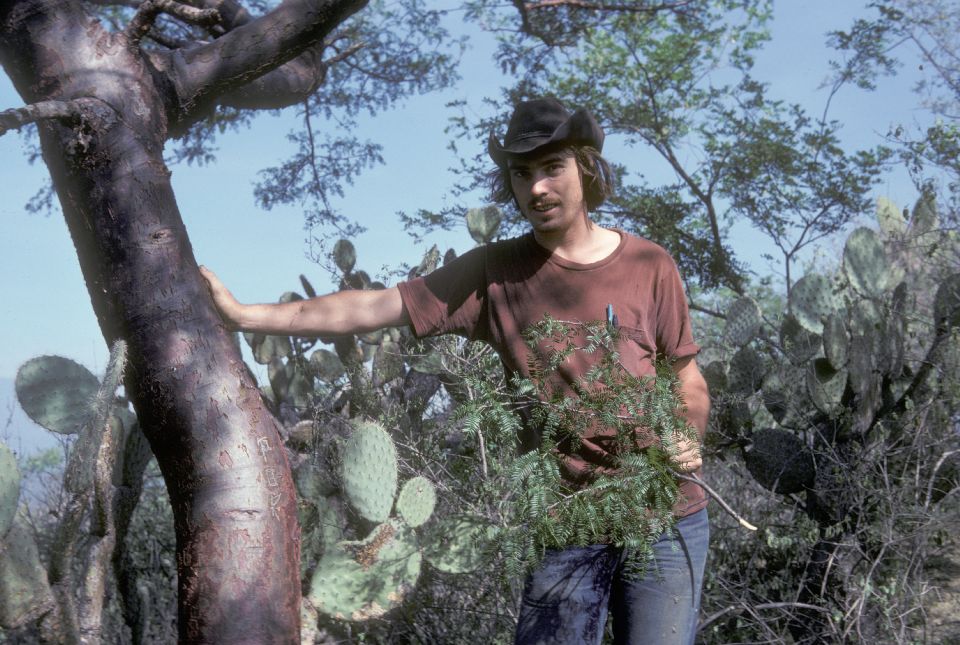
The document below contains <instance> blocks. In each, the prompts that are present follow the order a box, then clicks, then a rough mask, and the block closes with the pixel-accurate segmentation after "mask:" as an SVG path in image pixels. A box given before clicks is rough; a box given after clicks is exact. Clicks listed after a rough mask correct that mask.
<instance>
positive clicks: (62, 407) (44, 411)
mask: <svg viewBox="0 0 960 645" xmlns="http://www.w3.org/2000/svg"><path fill="white" fill-rule="evenodd" d="M15 386H16V391H17V400H18V401H19V402H20V406H21V407H22V408H23V410H24V412H26V413H27V416H29V417H30V418H31V419H33V421H34V422H35V423H37V424H38V425H41V426H43V427H44V428H46V429H47V430H51V431H53V432H58V433H60V434H75V433H77V432H79V431H80V428H81V426H83V424H84V423H85V422H86V421H87V419H88V418H89V416H90V412H91V410H90V405H91V401H93V399H94V397H95V396H96V395H97V390H98V389H99V387H100V381H99V379H97V377H96V376H94V375H93V374H92V373H91V372H90V370H88V369H87V368H85V367H84V366H83V365H80V364H79V363H76V362H74V361H71V360H70V359H69V358H63V357H62V356H38V357H37V358H32V359H30V360H29V361H27V362H26V363H24V364H23V365H21V366H20V369H19V370H17V378H16V383H15Z"/></svg>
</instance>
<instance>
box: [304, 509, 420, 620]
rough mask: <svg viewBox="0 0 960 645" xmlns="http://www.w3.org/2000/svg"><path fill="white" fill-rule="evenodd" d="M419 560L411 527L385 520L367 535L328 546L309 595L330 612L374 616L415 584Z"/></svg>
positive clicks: (397, 601) (342, 616)
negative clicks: (363, 538)
mask: <svg viewBox="0 0 960 645" xmlns="http://www.w3.org/2000/svg"><path fill="white" fill-rule="evenodd" d="M421 560H422V555H421V553H420V550H419V548H418V546H417V540H416V536H415V535H414V533H413V530H412V529H411V528H410V527H408V526H406V525H405V524H404V523H403V522H399V521H389V522H384V523H383V524H380V525H379V526H377V527H376V528H375V529H374V530H373V532H372V533H371V534H370V536H369V537H367V538H366V539H365V540H360V541H344V542H338V543H337V544H336V545H335V546H334V547H332V548H331V549H329V550H327V551H326V553H324V555H323V557H322V558H321V560H320V563H319V565H318V566H317V570H316V572H315V573H314V575H313V579H312V580H311V581H310V591H309V593H308V594H307V597H308V599H309V600H310V602H311V603H312V604H313V605H314V606H315V607H316V608H317V610H318V611H320V612H322V613H324V614H327V615H330V616H332V617H334V618H338V619H341V620H352V621H361V620H368V619H370V618H378V617H380V616H382V615H383V614H385V613H386V612H388V611H390V610H391V609H393V608H394V607H396V606H397V605H399V604H400V603H401V602H403V599H404V598H405V597H406V595H407V594H408V593H409V592H410V591H411V590H412V589H413V588H414V586H415V585H416V583H417V578H418V577H419V576H420V563H421Z"/></svg>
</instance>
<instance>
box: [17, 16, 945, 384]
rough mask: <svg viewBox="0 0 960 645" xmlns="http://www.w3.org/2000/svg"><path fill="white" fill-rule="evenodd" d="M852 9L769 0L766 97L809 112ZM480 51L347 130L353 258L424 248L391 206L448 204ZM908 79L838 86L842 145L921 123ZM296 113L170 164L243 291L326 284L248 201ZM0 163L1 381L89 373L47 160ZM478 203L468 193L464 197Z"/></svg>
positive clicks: (618, 155)
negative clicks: (379, 154) (831, 35)
mask: <svg viewBox="0 0 960 645" xmlns="http://www.w3.org/2000/svg"><path fill="white" fill-rule="evenodd" d="M861 7H862V5H861V4H860V3H859V2H853V1H851V0H846V1H841V2H837V1H836V0H832V1H825V0H806V1H804V2H791V1H788V0H781V1H780V2H777V3H776V11H777V13H776V15H775V20H774V23H773V38H772V41H771V42H770V43H768V45H767V46H766V48H765V50H764V53H761V54H760V55H759V56H758V61H757V69H756V75H757V76H758V77H759V78H760V79H762V80H765V81H768V82H769V83H770V84H771V87H772V92H771V94H772V95H773V96H776V97H778V98H782V99H785V100H788V101H800V102H801V103H803V104H804V105H806V106H808V109H809V110H811V112H812V113H814V114H819V112H820V110H821V109H822V106H823V102H824V100H825V98H826V92H825V90H823V89H821V84H822V82H823V80H824V79H825V77H826V75H827V74H828V71H829V68H828V66H827V60H828V57H829V56H830V55H831V52H829V51H828V50H827V48H826V47H825V44H824V43H825V33H826V32H827V31H828V30H830V29H839V28H846V27H848V26H849V24H850V23H851V21H852V18H853V17H854V16H855V15H857V14H859V13H861V12H862V9H861ZM490 51H491V44H490V43H489V41H483V40H482V39H481V40H478V41H475V45H474V49H473V50H471V51H470V52H469V53H468V54H467V58H466V60H465V61H464V66H463V71H462V73H463V77H464V78H463V81H462V83H461V84H460V85H459V86H458V87H457V88H455V89H454V90H451V91H448V92H446V93H443V94H431V95H427V96H419V97H415V98H413V99H410V100H408V101H406V102H405V103H404V104H403V106H402V107H401V109H398V110H394V111H391V112H388V113H384V114H381V115H378V116H377V117H376V118H373V119H365V120H364V121H362V122H361V131H360V133H359V134H360V135H361V137H368V138H371V139H374V140H376V141H379V142H381V143H382V144H383V146H384V155H383V156H384V158H385V160H386V163H385V164H384V165H382V166H379V167H377V168H374V169H373V170H370V171H367V172H365V173H364V174H363V176H362V177H361V178H360V179H359V181H358V182H357V184H356V185H355V186H354V187H352V188H348V191H347V194H346V196H345V198H344V199H343V200H342V202H340V206H341V207H342V210H343V211H344V212H345V213H346V214H348V215H350V216H353V217H356V218H357V219H358V220H360V221H361V222H362V223H363V224H365V225H366V226H367V227H368V232H367V233H365V234H364V235H362V236H361V237H360V238H358V239H356V240H355V244H356V246H357V249H358V256H359V259H358V266H359V267H360V268H364V269H366V270H367V271H368V272H370V273H375V272H377V271H378V270H379V269H380V267H381V266H384V265H387V266H395V265H397V264H399V263H401V262H415V261H417V260H418V259H419V257H420V255H421V254H422V253H423V251H424V250H425V249H426V246H423V245H421V246H415V245H414V243H413V241H412V240H411V239H410V238H409V237H407V236H406V234H405V233H403V232H402V230H401V227H400V225H399V223H398V222H397V219H396V217H395V213H396V212H397V211H398V210H408V211H413V210H416V209H417V208H421V207H423V208H430V209H437V208H439V207H441V206H443V205H444V204H445V203H446V200H447V199H448V198H447V196H446V191H447V190H448V188H449V186H450V184H451V183H452V177H451V176H450V175H449V174H448V173H447V171H446V169H447V168H448V167H449V166H450V165H451V164H452V163H453V161H454V158H453V157H452V155H451V153H449V151H448V150H447V149H446V144H447V142H446V139H445V137H444V133H443V126H444V125H445V122H446V119H447V118H448V116H449V114H448V113H447V111H446V110H445V108H444V107H443V106H444V104H445V103H446V102H447V101H448V100H451V99H454V98H467V99H468V100H469V102H470V104H471V105H479V104H480V99H481V98H482V97H483V96H492V95H495V94H496V93H497V87H498V83H499V82H500V81H501V80H502V76H501V74H500V72H499V70H497V69H496V67H495V66H494V64H493V62H492V61H491V59H490V56H489V53H490ZM0 76H2V78H0V109H6V108H9V107H15V106H19V105H22V101H21V100H20V98H19V97H18V96H17V95H16V93H15V92H14V91H13V89H12V87H11V85H10V83H9V81H8V80H7V79H6V77H5V76H3V75H0ZM915 80H916V65H915V64H907V65H905V66H904V68H903V69H902V70H901V73H900V75H899V76H897V77H894V78H886V79H881V84H880V87H879V88H878V90H877V91H876V92H873V93H864V92H860V91H857V90H855V89H853V88H847V89H845V90H843V91H842V92H841V94H840V95H839V96H838V97H837V98H836V99H835V101H834V104H833V108H832V111H831V116H832V118H835V119H838V120H839V121H841V122H842V123H844V124H845V125H844V130H843V136H844V139H845V141H847V142H848V143H850V144H851V145H857V146H869V145H874V144H876V143H877V142H878V140H879V136H880V135H882V134H883V133H884V132H886V130H887V128H888V126H889V125H890V124H893V123H914V122H923V121H924V120H925V119H926V116H925V114H924V113H923V112H918V111H917V110H916V103H917V99H916V96H915V95H913V94H912V92H911V91H910V88H911V87H912V84H913V82H914V81H915ZM295 119H296V117H295V116H294V115H293V114H292V113H289V114H287V113H285V114H284V115H283V116H280V117H277V116H271V115H264V116H262V117H260V118H258V119H257V120H256V121H255V122H254V124H253V126H252V127H251V128H250V129H249V130H245V131H243V132H240V133H228V134H226V135H223V136H222V137H221V138H220V140H219V148H220V150H219V156H218V160H217V161H216V162H215V163H214V164H212V165H211V166H208V167H202V168H197V167H188V166H175V167H173V168H172V170H173V183H174V188H175V190H176V194H177V199H178V202H179V205H180V209H181V212H182V214H183V217H184V220H185V222H186V226H187V230H188V231H189V234H190V237H191V240H192V244H193V247H194V252H195V254H196V256H197V258H198V259H199V261H200V262H202V263H204V264H207V265H208V266H210V267H212V268H214V269H215V270H216V271H217V272H218V273H219V274H220V275H221V276H222V277H223V279H224V280H225V282H226V283H227V284H228V286H230V287H231V288H232V289H233V290H234V291H235V293H236V294H237V296H238V297H239V298H240V299H241V300H246V301H269V300H273V299H275V298H276V297H277V296H279V295H280V293H282V292H283V291H286V290H290V289H299V283H298V280H297V276H298V274H300V273H304V274H306V275H307V276H308V277H310V278H311V280H313V281H314V284H315V286H316V287H317V288H318V290H321V291H323V290H331V289H332V288H333V286H332V285H330V284H329V283H328V282H327V279H326V276H325V274H324V272H323V271H322V270H321V269H320V268H319V267H317V266H315V265H313V264H312V263H311V262H310V261H308V260H307V259H306V257H305V250H306V244H305V232H304V230H303V218H302V214H301V213H300V212H299V210H298V209H296V208H279V209H275V210H273V211H270V212H264V211H261V210H259V209H258V208H257V207H256V206H255V204H254V200H253V195H252V190H253V183H254V182H255V180H256V177H257V172H258V170H260V169H262V168H264V167H265V166H268V165H273V164H275V163H277V162H279V161H281V160H282V159H284V157H285V155H286V154H287V153H288V152H289V151H290V149H291V144H290V143H289V142H287V141H286V139H285V134H286V133H287V132H288V131H289V130H291V129H292V128H294V127H295V123H294V122H295ZM477 145H478V146H482V145H483V142H480V141H478V142H477ZM605 153H606V155H607V156H608V157H609V158H611V160H613V161H616V162H620V163H624V164H626V165H627V166H628V167H630V168H631V170H633V171H634V172H635V173H640V172H642V173H643V174H645V175H646V176H647V177H648V178H650V179H653V180H656V178H657V177H658V176H659V177H663V180H664V181H669V180H671V179H672V177H670V175H668V174H666V172H665V170H664V169H662V168H661V167H658V166H656V165H653V164H654V161H653V157H652V156H651V155H649V154H648V153H645V152H644V151H643V150H638V149H626V148H624V147H623V146H622V145H618V143H617V142H616V141H611V143H610V145H609V146H608V148H607V149H606V150H605ZM0 160H2V162H3V168H4V173H3V177H4V179H3V200H2V203H0V218H2V221H3V222H4V224H5V226H4V234H3V235H2V236H0V275H2V276H3V279H2V281H0V302H2V305H0V332H2V334H3V336H4V337H5V338H6V339H7V342H6V343H5V345H4V349H3V351H2V352H0V379H8V378H12V377H13V375H14V374H15V372H16V369H17V366H18V365H20V364H21V363H22V362H24V361H25V360H27V359H29V358H31V357H33V356H36V355H38V354H60V355H63V356H67V357H70V358H73V359H75V360H77V361H79V362H80V363H83V364H84V365H86V366H87V367H89V368H90V369H91V370H93V371H94V372H96V373H99V372H100V371H102V369H103V367H104V365H105V363H106V356H107V352H106V348H105V347H104V343H103V340H102V338H101V336H100V332H99V330H98V328H97V325H96V321H95V319H94V316H93V312H92V309H91V306H90V302H89V299H88V296H87V293H86V289H85V286H84V283H83V279H82V277H81V275H80V271H79V266H78V262H77V258H76V253H75V251H74V249H73V247H72V244H71V242H70V239H69V236H68V234H67V230H66V226H65V224H64V223H63V220H62V218H61V217H60V216H59V214H58V213H57V214H55V215H53V216H49V217H48V216H44V215H36V214H30V213H27V212H26V211H25V210H24V208H23V205H24V204H25V203H26V202H27V200H28V199H29V198H30V196H31V195H32V194H33V193H34V192H36V190H37V189H38V188H39V187H40V186H41V184H42V183H43V180H44V176H45V173H46V170H45V168H44V167H43V166H42V165H41V164H36V165H34V166H31V165H29V164H28V163H27V159H26V156H25V154H24V147H23V143H22V139H21V138H20V137H19V136H18V135H17V134H14V133H10V134H7V135H6V136H3V137H0ZM658 173H659V174H658ZM876 196H886V197H889V198H891V199H893V200H894V201H895V202H897V203H898V204H900V205H903V204H905V203H906V204H909V203H912V202H913V200H914V199H915V193H914V191H913V189H912V187H911V186H910V184H909V182H908V181H907V180H906V178H905V176H904V174H903V173H902V172H899V171H898V172H893V173H891V174H890V175H889V177H888V178H887V179H886V180H885V181H884V183H883V184H881V185H880V186H879V187H878V189H877V191H876ZM482 199H483V198H482V196H479V195H478V196H477V204H476V205H481V204H482V203H483V202H482ZM735 233H736V235H737V237H735V238H734V239H733V245H734V246H736V247H738V248H739V249H740V250H743V249H745V248H747V247H749V248H750V249H751V250H754V249H757V248H759V247H758V243H757V237H756V236H755V235H752V234H750V233H749V232H748V231H746V230H740V229H737V230H735ZM433 242H436V243H438V244H439V245H440V246H441V248H442V249H445V248H447V247H449V246H453V247H454V248H456V249H457V250H458V252H462V251H464V250H466V249H467V248H469V247H471V246H472V241H471V240H470V238H469V236H468V235H467V234H466V230H465V228H463V229H460V230H458V231H454V232H452V233H449V234H442V235H437V236H435V237H434V238H432V239H430V240H429V243H433ZM757 253H758V251H756V250H754V251H753V256H752V260H753V261H754V263H755V264H754V266H756V267H757V268H758V270H762V264H763V262H762V261H761V260H760V259H759V255H758V254H757ZM747 256H748V257H750V253H749V252H748V254H747Z"/></svg>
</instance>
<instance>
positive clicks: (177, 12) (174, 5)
mask: <svg viewBox="0 0 960 645" xmlns="http://www.w3.org/2000/svg"><path fill="white" fill-rule="evenodd" d="M161 13H167V14H170V15H171V16H174V17H176V18H179V19H180V20H183V21H184V22H189V23H191V24H195V25H200V26H202V27H209V26H212V25H215V24H217V23H219V22H220V12H219V11H217V10H216V9H198V8H197V7H191V6H190V5H186V4H183V3H180V2H176V0H143V2H142V3H140V7H139V8H138V9H137V13H136V14H135V15H134V16H133V19H132V20H131V21H130V24H129V25H127V28H126V29H124V31H123V34H124V36H125V37H126V39H127V42H129V43H130V44H132V45H135V44H137V43H139V42H140V40H141V39H142V38H143V37H144V36H146V35H147V33H148V32H149V31H150V28H151V27H152V26H153V22H154V21H155V20H156V19H157V16H159V15H160V14H161Z"/></svg>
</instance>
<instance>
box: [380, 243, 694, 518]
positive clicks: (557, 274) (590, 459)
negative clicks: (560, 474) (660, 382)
mask: <svg viewBox="0 0 960 645" xmlns="http://www.w3.org/2000/svg"><path fill="white" fill-rule="evenodd" d="M618 232H619V233H620V244H619V246H617V248H616V250H615V251H613V253H611V254H610V255H609V256H607V257H606V258H604V259H602V260H600V261H599V262H593V263H590V264H577V263H575V262H571V261H569V260H565V259H563V258H561V257H558V256H556V255H553V254H552V253H550V251H548V250H547V249H544V248H543V247H541V246H540V245H539V244H537V242H536V240H535V239H534V237H533V234H532V233H529V234H527V235H524V236H522V237H518V238H514V239H510V240H504V241H501V242H496V243H493V244H488V245H485V246H482V247H479V248H476V249H473V250H471V251H469V252H468V253H465V254H464V255H462V256H460V257H459V258H457V259H456V260H454V261H453V262H450V263H448V264H446V265H445V266H443V267H442V268H439V269H437V270H436V271H434V272H433V273H431V274H429V275H427V276H424V277H421V278H417V279H415V280H411V281H409V282H401V283H400V284H399V285H397V286H398V287H399V289H400V295H401V297H402V298H403V304H404V306H405V307H406V310H407V312H408V313H409V315H410V320H411V324H412V327H413V331H414V333H415V334H416V335H417V336H418V337H423V336H433V335H437V334H444V333H454V334H459V335H462V336H465V337H467V338H469V339H471V340H483V341H486V342H487V343H489V344H490V345H492V346H493V348H494V349H495V350H496V351H497V352H498V353H499V355H500V359H501V361H503V365H504V367H505V369H506V370H507V373H508V375H511V374H515V373H518V374H521V375H523V376H529V369H528V364H529V352H530V351H531V350H530V348H529V347H527V345H526V343H525V342H524V340H523V337H522V332H523V330H524V329H526V328H527V327H529V326H531V325H533V324H535V323H537V322H540V321H541V320H542V319H543V318H544V316H545V315H546V314H549V315H550V316H551V317H553V318H555V319H557V320H563V321H571V322H583V323H587V322H592V321H596V320H606V319H607V305H612V307H613V313H614V314H615V315H616V317H617V322H618V325H619V329H620V338H621V340H620V344H619V346H618V348H617V349H618V351H619V353H620V362H621V364H622V365H623V367H624V368H625V369H626V370H627V371H628V372H630V373H631V374H633V375H634V376H638V377H642V376H653V375H654V374H655V368H654V361H655V360H656V359H657V357H658V356H659V357H665V358H668V359H678V358H682V357H685V356H691V355H694V354H696V353H697V352H698V351H699V350H700V348H699V346H697V344H696V343H694V341H693V335H692V333H691V329H690V315H689V312H688V309H687V300H686V295H685V294H684V291H683V284H682V283H681V281H680V275H679V273H678V272H677V267H676V264H674V262H673V259H672V258H671V257H670V255H669V254H668V253H667V252H666V251H665V250H664V249H663V248H662V247H661V246H659V245H657V244H654V243H653V242H651V241H649V240H646V239H643V238H640V237H636V236H633V235H630V234H627V233H624V232H623V231H618ZM590 366H591V356H590V355H588V354H585V353H583V352H577V353H575V354H573V355H571V356H570V358H568V359H567V360H566V361H564V363H563V364H562V365H561V366H560V368H559V370H558V376H559V383H555V384H556V385H558V386H559V387H560V388H561V390H562V389H566V390H567V391H568V392H569V393H572V388H571V387H570V386H571V385H572V384H573V383H575V382H576V381H577V380H578V379H580V378H582V377H583V375H584V374H585V373H586V371H587V369H589V367H590ZM611 435H612V433H611V432H610V431H604V430H603V429H597V430H595V431H591V432H587V433H586V434H585V435H584V436H583V437H582V441H581V444H580V446H579V447H578V448H577V449H576V451H575V452H573V453H572V454H569V455H568V457H567V459H565V470H566V471H567V472H566V473H565V475H566V476H567V478H568V479H570V480H571V481H576V480H577V479H578V476H579V475H582V474H583V473H585V472H588V471H590V470H592V469H595V468H603V467H604V466H605V464H606V463H607V462H608V456H609V452H608V451H607V447H608V446H610V447H612V444H611V442H612V441H613V437H612V436H611ZM535 441H536V438H535V437H533V436H529V435H528V436H526V437H521V444H522V447H523V448H525V449H529V448H531V447H532V444H535ZM681 491H682V492H683V495H684V497H685V501H684V502H683V503H682V504H681V505H680V506H678V508H676V509H675V511H676V513H677V514H678V515H679V516H684V515H689V514H690V513H693V512H695V511H698V510H700V509H701V508H703V507H704V506H706V497H705V495H704V493H703V490H702V489H701V488H700V487H699V486H697V485H695V484H691V483H689V482H681Z"/></svg>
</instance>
